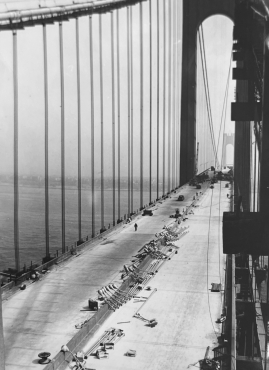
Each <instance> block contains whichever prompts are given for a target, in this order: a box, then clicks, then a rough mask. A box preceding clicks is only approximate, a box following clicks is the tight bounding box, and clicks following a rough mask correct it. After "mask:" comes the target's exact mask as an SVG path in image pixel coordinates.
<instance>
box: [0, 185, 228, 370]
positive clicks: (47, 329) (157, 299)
mask: <svg viewBox="0 0 269 370" xmlns="http://www.w3.org/2000/svg"><path fill="white" fill-rule="evenodd" d="M221 187H222V190H221V202H220V204H221V207H220V208H221V209H220V214H222V212H223V210H227V209H228V207H229V203H228V200H227V198H226V194H227V189H226V190H225V189H224V183H222V184H221ZM219 189H220V184H216V185H215V189H214V191H213V196H212V197H211V194H212V191H211V190H210V189H209V190H208V191H207V192H206V193H205V194H204V196H203V197H202V198H201V200H200V202H199V205H200V206H199V207H197V208H194V213H195V214H194V215H190V216H189V219H188V220H187V221H186V222H185V224H184V225H189V226H190V229H189V230H190V232H189V234H187V235H186V236H184V238H183V239H181V240H179V241H178V242H177V245H178V246H179V247H180V249H179V252H178V254H177V255H175V256H174V257H173V258H172V260H171V261H168V262H166V263H165V264H164V265H163V267H162V269H161V270H160V272H159V273H158V274H157V275H156V277H155V278H154V279H153V280H151V282H150V285H151V286H152V287H156V288H157V289H158V291H157V293H155V294H154V295H153V297H152V298H151V299H150V300H149V302H148V303H147V304H146V305H145V307H144V308H143V309H142V311H141V314H142V315H144V316H145V317H147V318H153V317H154V318H156V319H157V320H158V325H157V326H156V327H155V328H148V327H146V326H145V325H144V323H143V322H142V321H140V320H137V319H135V318H132V314H133V313H134V312H135V310H137V308H138V307H139V306H138V305H139V304H142V303H133V302H129V303H128V304H127V305H125V306H124V307H122V308H121V309H120V310H117V311H116V312H115V313H114V314H113V315H112V316H111V317H110V318H109V319H108V321H106V322H105V324H104V325H103V326H102V327H101V328H100V331H99V332H97V333H96V335H95V337H94V338H93V341H94V340H95V339H96V338H97V337H98V336H99V335H100V333H102V332H103V331H104V330H105V329H106V328H108V327H111V326H113V327H120V328H122V329H124V331H125V334H126V336H125V337H124V339H122V340H121V341H120V342H119V343H117V345H116V347H115V351H114V352H113V353H112V354H111V355H110V359H108V360H103V361H99V360H95V359H94V358H93V357H92V356H91V357H90V358H89V360H88V365H89V367H92V368H96V369H118V370H120V369H126V368H128V369H162V368H164V366H165V367H166V368H167V369H175V368H179V367H178V366H180V368H182V369H184V368H186V367H187V366H188V365H189V364H190V363H195V362H196V361H197V360H199V359H201V358H203V356H204V353H205V349H206V347H207V346H214V345H215V344H216V343H217V339H216V334H217V335H218V333H219V332H220V329H221V326H220V324H216V323H215V321H216V319H217V318H218V317H219V315H220V313H221V293H211V292H209V300H210V309H211V315H212V322H211V318H210V314H209V306H208V294H207V293H208V289H209V288H210V287H211V283H213V282H219V271H220V272H221V275H223V266H224V257H223V255H222V253H221V254H220V267H219V248H220V250H222V246H221V245H219V244H221V235H220V233H221V229H222V225H221V219H219ZM195 191H196V190H195V189H192V188H189V187H188V186H187V187H184V188H183V189H181V190H180V193H181V194H184V195H185V197H186V199H187V200H186V201H184V203H183V202H177V201H176V199H177V195H178V194H177V195H176V194H173V195H172V198H171V199H167V200H166V201H164V202H162V204H160V203H159V204H157V206H156V211H155V212H154V216H153V217H140V218H139V219H136V222H137V224H138V231H137V232H135V231H134V226H133V225H134V221H133V222H132V223H131V224H130V225H128V226H126V227H124V228H122V229H120V230H117V231H115V232H112V233H111V234H110V235H109V236H108V237H107V240H101V241H99V243H98V244H97V243H96V244H95V245H92V246H89V247H88V248H86V249H85V250H84V251H83V252H82V253H81V255H80V256H78V257H74V258H72V259H71V260H69V261H68V262H66V263H65V264H63V265H61V266H59V267H58V268H57V269H55V270H54V271H52V272H51V273H50V274H48V275H47V276H46V277H45V278H43V279H42V280H41V281H39V282H37V283H35V284H31V285H29V286H28V287H27V289H26V290H25V291H18V293H16V294H15V295H14V296H12V297H11V298H9V299H8V300H6V301H4V302H3V316H4V317H3V319H4V334H5V342H6V369H7V370H13V369H16V368H20V369H40V366H41V365H39V364H38V360H37V359H38V357H37V354H38V353H39V352H43V351H48V352H51V357H53V356H54V355H56V354H57V353H58V351H59V350H60V348H61V346H62V345H63V344H66V343H67V342H68V341H69V340H70V338H71V337H72V336H73V335H74V334H75V333H76V332H77V330H76V329H75V324H78V323H80V322H81V321H83V320H85V319H86V318H88V317H89V312H84V311H80V310H81V309H83V307H84V308H86V306H87V299H88V298H89V297H93V296H96V291H97V289H99V288H100V287H101V286H104V285H105V284H108V283H110V282H111V281H115V280H117V279H119V276H120V273H119V270H121V269H122V266H123V264H124V263H127V262H128V261H129V260H130V259H131V256H132V255H133V254H134V253H135V252H136V251H137V250H139V249H140V248H141V247H142V246H143V245H144V244H145V243H147V242H149V241H150V240H152V239H153V237H154V234H155V233H156V232H159V231H161V229H162V227H163V225H164V224H169V223H171V221H172V220H171V219H169V218H168V216H169V215H170V214H172V213H174V212H175V208H176V207H179V206H180V207H181V208H182V206H183V204H184V205H186V204H190V200H191V199H192V195H193V194H194V193H195ZM211 202H212V214H211V231H210V243H209V259H208V280H207V248H208V220H209V213H210V204H211ZM129 320H130V321H131V323H130V324H122V325H117V322H122V321H129ZM213 327H214V329H213ZM214 330H215V332H216V334H215V333H214ZM89 345H90V343H89ZM128 349H135V350H136V351H137V357H135V358H129V357H126V356H124V353H125V352H126V351H127V350H128Z"/></svg>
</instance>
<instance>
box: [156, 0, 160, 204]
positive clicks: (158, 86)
mask: <svg viewBox="0 0 269 370" xmlns="http://www.w3.org/2000/svg"><path fill="white" fill-rule="evenodd" d="M159 22H160V0H157V22H156V27H157V199H158V198H159V165H160V164H159V161H160V150H159V146H160V27H159Z"/></svg>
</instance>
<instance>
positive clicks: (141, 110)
mask: <svg viewBox="0 0 269 370" xmlns="http://www.w3.org/2000/svg"><path fill="white" fill-rule="evenodd" d="M139 6H140V210H141V209H142V208H143V98H144V95H143V80H144V76H143V4H142V2H140V4H139Z"/></svg>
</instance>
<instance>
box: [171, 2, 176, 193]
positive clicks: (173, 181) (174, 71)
mask: <svg viewBox="0 0 269 370" xmlns="http://www.w3.org/2000/svg"><path fill="white" fill-rule="evenodd" d="M173 8H174V9H173V18H174V20H173V122H172V127H173V133H172V189H174V188H175V136H176V115H175V104H176V1H174V7H173Z"/></svg>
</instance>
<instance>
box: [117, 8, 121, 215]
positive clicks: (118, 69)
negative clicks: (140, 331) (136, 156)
mask: <svg viewBox="0 0 269 370" xmlns="http://www.w3.org/2000/svg"><path fill="white" fill-rule="evenodd" d="M117 79H118V86H117V87H118V222H119V221H120V200H121V199H120V180H121V179H120V129H121V128H120V123H121V122H120V118H121V116H120V108H121V104H120V36H119V10H118V9H117Z"/></svg>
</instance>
